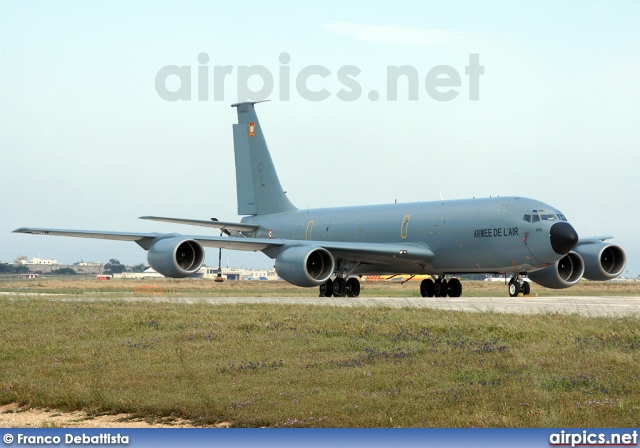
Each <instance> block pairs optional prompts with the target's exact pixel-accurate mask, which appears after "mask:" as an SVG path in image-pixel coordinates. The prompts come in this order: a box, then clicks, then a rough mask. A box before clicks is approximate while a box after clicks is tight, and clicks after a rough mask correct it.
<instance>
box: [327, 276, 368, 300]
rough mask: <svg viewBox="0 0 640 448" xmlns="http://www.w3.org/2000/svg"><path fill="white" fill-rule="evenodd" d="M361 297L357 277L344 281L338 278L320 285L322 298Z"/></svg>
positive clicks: (342, 278)
mask: <svg viewBox="0 0 640 448" xmlns="http://www.w3.org/2000/svg"><path fill="white" fill-rule="evenodd" d="M359 295H360V281H359V280H358V279H357V278H355V277H350V278H348V279H346V280H345V279H344V277H336V278H335V279H334V280H331V279H329V280H327V281H326V282H324V283H323V284H322V285H320V297H331V296H335V297H345V296H347V297H358V296H359Z"/></svg>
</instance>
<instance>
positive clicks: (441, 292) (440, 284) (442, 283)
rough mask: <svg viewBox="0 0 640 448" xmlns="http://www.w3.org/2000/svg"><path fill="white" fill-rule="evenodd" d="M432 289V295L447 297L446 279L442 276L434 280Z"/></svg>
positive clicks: (447, 286)
mask: <svg viewBox="0 0 640 448" xmlns="http://www.w3.org/2000/svg"><path fill="white" fill-rule="evenodd" d="M434 289H435V290H434V295H435V296H436V297H447V294H449V290H448V289H449V285H447V281H446V280H445V279H443V278H442V279H440V278H439V279H438V280H436V284H435V285H434Z"/></svg>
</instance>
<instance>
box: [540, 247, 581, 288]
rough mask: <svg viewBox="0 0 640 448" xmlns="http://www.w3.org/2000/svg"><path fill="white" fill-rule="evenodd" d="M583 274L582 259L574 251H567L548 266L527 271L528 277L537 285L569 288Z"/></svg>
mask: <svg viewBox="0 0 640 448" xmlns="http://www.w3.org/2000/svg"><path fill="white" fill-rule="evenodd" d="M583 274H584V261H583V260H582V257H581V256H580V255H578V254H577V253H575V252H569V253H568V254H567V255H565V256H564V257H562V258H561V259H560V260H559V261H557V262H556V263H555V264H553V265H551V266H549V267H548V268H544V269H540V270H539V271H535V272H531V273H529V278H530V279H531V280H533V281H534V282H536V283H537V284H539V285H542V286H544V287H547V288H553V289H564V288H570V287H571V286H573V285H575V284H576V283H578V282H579V281H580V279H581V278H582V275H583Z"/></svg>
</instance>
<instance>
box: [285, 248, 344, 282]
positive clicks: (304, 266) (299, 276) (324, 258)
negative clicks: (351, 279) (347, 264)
mask: <svg viewBox="0 0 640 448" xmlns="http://www.w3.org/2000/svg"><path fill="white" fill-rule="evenodd" d="M334 266H335V262H334V260H333V256H332V255H331V252H329V251H328V250H327V249H324V248H322V247H313V246H294V247H289V248H287V249H285V250H283V251H282V252H280V254H279V255H278V256H277V257H276V272H277V273H278V275H279V276H280V277H282V278H283V279H284V280H286V281H288V282H289V283H291V284H293V285H296V286H303V287H311V286H318V285H320V284H322V283H324V282H326V281H327V280H328V279H329V277H331V274H333V269H334Z"/></svg>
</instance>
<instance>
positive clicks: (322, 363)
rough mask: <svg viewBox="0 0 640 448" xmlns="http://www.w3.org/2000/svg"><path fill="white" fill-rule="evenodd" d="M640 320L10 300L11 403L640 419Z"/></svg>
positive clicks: (184, 411) (286, 416)
mask: <svg viewBox="0 0 640 448" xmlns="http://www.w3.org/2000/svg"><path fill="white" fill-rule="evenodd" d="M105 283H107V282H105ZM639 323H640V321H639V320H638V319H637V318H628V317H627V318H590V317H581V316H567V315H559V314H548V315H534V316H532V315H529V316H518V315H503V314H499V313H464V312H453V311H436V310H429V309H409V308H407V309H389V308H382V307H381V308H337V307H335V308H334V307H328V306H325V307H317V306H306V305H282V306H278V305H206V304H193V305H187V304H168V303H154V302H136V303H131V302H123V301H122V302H121V301H116V302H74V301H56V300H43V299H19V298H18V299H16V298H14V299H9V298H0V403H12V402H18V403H21V404H26V405H28V406H33V407H46V408H50V409H61V410H75V409H84V410H88V411H90V412H93V413H105V412H106V413H118V412H126V413H131V414H134V415H138V416H143V417H149V418H156V419H171V418H176V417H184V418H187V419H190V420H192V421H193V422H194V423H195V424H203V425H208V424H215V423H219V422H229V423H230V424H231V425H232V426H236V427H255V426H269V427H289V426H303V427H306V426H314V427H320V426H322V427H390V426H401V427H415V426H418V427H430V426H445V427H451V426H453V427H470V426H476V427H494V426H499V427H511V426H527V427H543V426H545V427H547V426H548V427H564V426H594V427H595V426H616V427H631V426H636V425H637V422H638V420H637V415H638V412H639V411H640V393H639V392H640V356H639V355H640V324H639Z"/></svg>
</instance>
